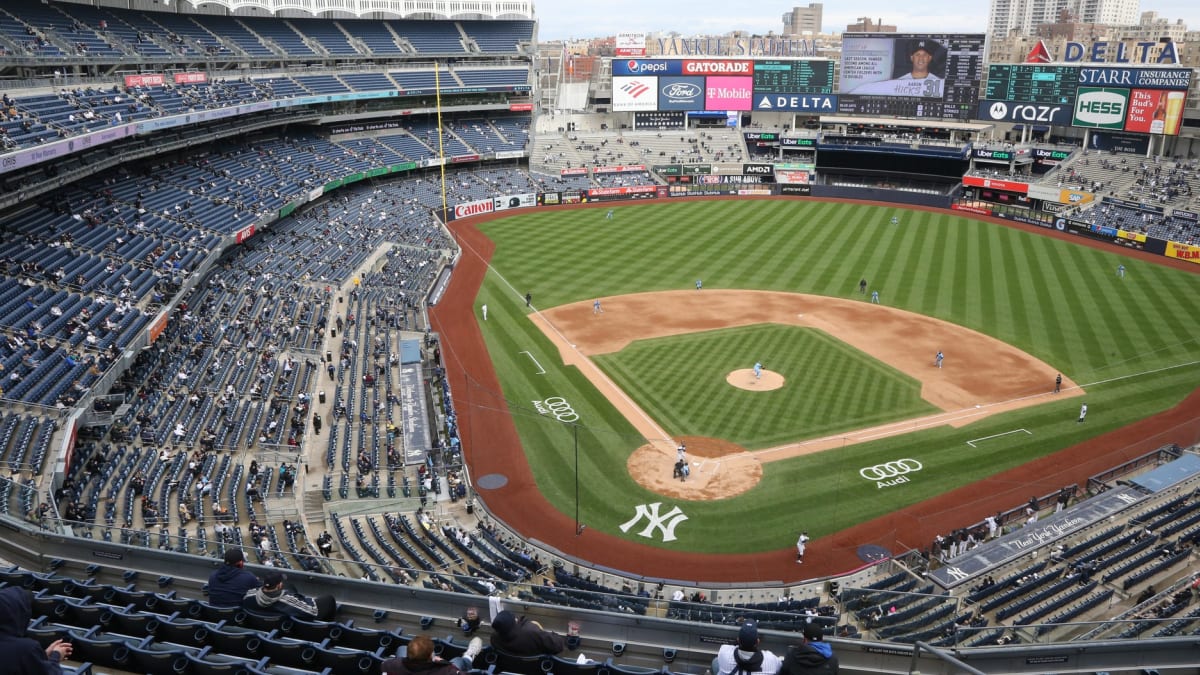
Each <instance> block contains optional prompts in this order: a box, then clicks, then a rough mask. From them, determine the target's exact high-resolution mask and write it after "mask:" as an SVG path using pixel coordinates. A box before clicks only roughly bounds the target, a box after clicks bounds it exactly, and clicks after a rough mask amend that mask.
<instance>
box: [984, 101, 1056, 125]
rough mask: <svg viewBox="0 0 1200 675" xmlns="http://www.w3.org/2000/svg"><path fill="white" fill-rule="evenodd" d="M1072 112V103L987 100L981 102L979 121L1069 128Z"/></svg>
mask: <svg viewBox="0 0 1200 675" xmlns="http://www.w3.org/2000/svg"><path fill="white" fill-rule="evenodd" d="M1071 111H1072V104H1071V103H1070V102H1068V103H1064V104H1048V103H1021V102H1019V101H992V100H987V99H985V100H982V101H980V102H979V115H978V117H977V119H981V120H994V121H996V122H1017V123H1024V124H1055V125H1058V126H1067V125H1069V124H1070V123H1071Z"/></svg>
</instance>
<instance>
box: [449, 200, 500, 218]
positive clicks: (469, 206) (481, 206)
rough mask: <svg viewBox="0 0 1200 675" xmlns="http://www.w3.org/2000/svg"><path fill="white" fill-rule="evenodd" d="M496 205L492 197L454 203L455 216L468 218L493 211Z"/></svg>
mask: <svg viewBox="0 0 1200 675" xmlns="http://www.w3.org/2000/svg"><path fill="white" fill-rule="evenodd" d="M495 209H496V206H495V204H494V203H493V202H492V200H491V199H484V200H482V201H478V202H467V203H466V204H455V205H454V218H455V220H457V219H459V218H467V217H470V216H478V215H480V214H482V213H492V212H493V211H495Z"/></svg>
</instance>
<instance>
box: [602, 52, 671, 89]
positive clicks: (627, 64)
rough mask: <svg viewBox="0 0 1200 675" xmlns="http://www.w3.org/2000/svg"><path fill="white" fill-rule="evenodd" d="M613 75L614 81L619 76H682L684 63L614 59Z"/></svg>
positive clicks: (662, 60)
mask: <svg viewBox="0 0 1200 675" xmlns="http://www.w3.org/2000/svg"><path fill="white" fill-rule="evenodd" d="M612 74H613V77H614V79H615V78H616V76H618V75H682V74H683V61H679V60H667V59H628V60H619V59H613V61H612ZM614 86H615V85H614Z"/></svg>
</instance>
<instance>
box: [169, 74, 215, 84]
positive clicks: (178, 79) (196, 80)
mask: <svg viewBox="0 0 1200 675" xmlns="http://www.w3.org/2000/svg"><path fill="white" fill-rule="evenodd" d="M174 78H175V84H202V83H204V82H208V73H205V72H196V73H175V75H174Z"/></svg>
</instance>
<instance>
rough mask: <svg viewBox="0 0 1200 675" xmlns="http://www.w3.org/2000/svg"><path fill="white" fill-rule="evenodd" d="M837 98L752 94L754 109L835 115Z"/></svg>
mask: <svg viewBox="0 0 1200 675" xmlns="http://www.w3.org/2000/svg"><path fill="white" fill-rule="evenodd" d="M837 107H838V97H837V96H834V95H831V94H766V93H763V92H759V91H756V92H754V109H755V110H763V111H766V110H771V111H779V112H808V113H814V114H820V113H826V114H828V113H836V112H837Z"/></svg>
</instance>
